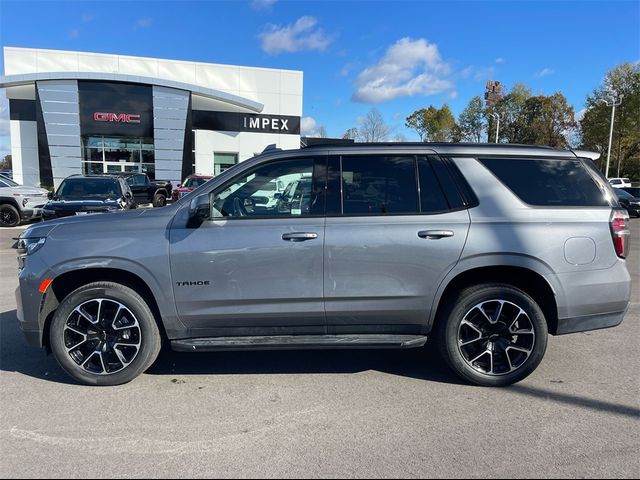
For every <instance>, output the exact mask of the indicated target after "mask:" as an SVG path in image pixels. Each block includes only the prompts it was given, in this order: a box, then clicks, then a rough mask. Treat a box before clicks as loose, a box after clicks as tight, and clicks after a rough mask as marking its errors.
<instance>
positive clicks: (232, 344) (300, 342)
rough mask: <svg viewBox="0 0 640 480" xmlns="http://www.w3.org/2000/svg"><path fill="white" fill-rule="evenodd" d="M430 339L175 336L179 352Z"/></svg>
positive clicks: (400, 344) (415, 343)
mask: <svg viewBox="0 0 640 480" xmlns="http://www.w3.org/2000/svg"><path fill="white" fill-rule="evenodd" d="M425 343H427V337H426V336H424V335H388V334H375V335H374V334H372V335H282V336H268V337H212V338H191V339H186V340H172V341H171V348H172V349H173V350H175V351H178V352H215V351H220V350H287V349H294V350H305V349H334V348H416V347H422V346H423V345H424V344H425Z"/></svg>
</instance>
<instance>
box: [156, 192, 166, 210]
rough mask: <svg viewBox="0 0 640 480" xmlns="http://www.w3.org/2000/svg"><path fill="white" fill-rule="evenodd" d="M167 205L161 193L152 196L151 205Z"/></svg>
mask: <svg viewBox="0 0 640 480" xmlns="http://www.w3.org/2000/svg"><path fill="white" fill-rule="evenodd" d="M166 205H167V197H166V196H165V195H163V194H162V193H156V194H155V195H154V197H153V206H154V207H156V208H157V207H164V206H166Z"/></svg>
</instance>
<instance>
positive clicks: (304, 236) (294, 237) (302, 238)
mask: <svg viewBox="0 0 640 480" xmlns="http://www.w3.org/2000/svg"><path fill="white" fill-rule="evenodd" d="M316 238H318V234H317V233H313V232H294V233H283V234H282V239H283V240H286V241H288V242H306V241H307V240H315V239H316Z"/></svg>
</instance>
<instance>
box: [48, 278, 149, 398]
mask: <svg viewBox="0 0 640 480" xmlns="http://www.w3.org/2000/svg"><path fill="white" fill-rule="evenodd" d="M96 298H106V299H110V300H115V301H117V302H120V303H122V304H123V305H125V306H126V307H127V308H128V309H129V310H130V311H131V312H132V313H133V314H134V315H135V317H136V319H137V320H138V324H139V326H140V334H141V337H142V344H141V346H140V351H139V352H138V355H137V356H136V358H135V359H134V361H133V362H132V363H131V364H130V365H128V366H127V367H125V368H124V369H123V370H121V371H119V372H117V373H113V374H110V375H95V374H92V373H90V372H87V371H86V370H84V369H83V368H82V367H81V366H80V365H78V364H77V363H76V362H74V361H73V360H72V359H71V357H70V356H69V354H68V353H67V351H66V348H65V345H64V335H63V333H64V326H65V323H66V321H67V319H68V317H69V315H70V314H71V313H72V312H73V310H74V309H75V308H76V307H78V306H79V305H81V304H82V303H84V302H87V301H89V300H93V299H96ZM49 344H50V346H51V350H52V352H53V354H54V356H55V358H56V360H57V361H58V363H59V364H60V366H61V367H62V369H63V370H64V371H65V372H66V373H67V374H69V375H70V376H71V377H73V378H74V379H75V380H77V381H79V382H80V383H83V384H86V385H94V386H106V385H121V384H123V383H127V382H130V381H131V380H133V379H134V378H136V377H137V376H139V375H140V374H141V373H143V372H144V371H145V370H146V369H147V368H149V366H150V365H151V363H153V361H154V360H155V358H156V357H157V355H158V352H159V345H160V336H159V332H158V327H157V325H156V323H155V319H154V317H153V314H152V313H151V310H150V309H149V307H148V305H147V304H146V302H145V301H144V300H143V299H142V297H140V296H139V295H138V294H137V293H136V292H135V291H133V290H131V289H130V288H128V287H125V286H123V285H117V284H113V285H104V284H90V285H87V286H84V287H80V288H79V289H77V290H75V291H74V292H72V293H71V294H70V295H69V296H67V297H66V298H65V299H64V300H63V302H62V303H61V304H60V306H59V307H58V309H57V311H56V313H55V315H54V317H53V320H52V323H51V328H50V331H49Z"/></svg>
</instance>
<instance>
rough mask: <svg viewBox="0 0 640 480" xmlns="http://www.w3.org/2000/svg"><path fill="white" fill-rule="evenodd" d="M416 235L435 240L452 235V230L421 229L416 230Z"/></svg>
mask: <svg viewBox="0 0 640 480" xmlns="http://www.w3.org/2000/svg"><path fill="white" fill-rule="evenodd" d="M418 236H419V237H420V238H427V239H429V240H437V239H438V238H447V237H453V232H452V231H451V230H421V231H419V232H418Z"/></svg>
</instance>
